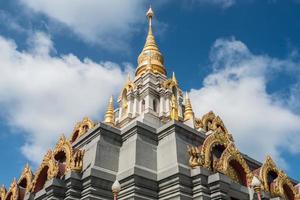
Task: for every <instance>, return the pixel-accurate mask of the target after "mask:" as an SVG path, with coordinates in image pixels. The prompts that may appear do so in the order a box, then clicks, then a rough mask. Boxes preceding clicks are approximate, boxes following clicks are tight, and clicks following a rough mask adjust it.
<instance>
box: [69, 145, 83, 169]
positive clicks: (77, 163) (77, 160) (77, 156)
mask: <svg viewBox="0 0 300 200" xmlns="http://www.w3.org/2000/svg"><path fill="white" fill-rule="evenodd" d="M84 152H85V151H84V150H77V151H75V153H74V155H73V162H72V165H71V169H72V170H74V171H77V172H80V171H81V170H82V166H83V156H84Z"/></svg>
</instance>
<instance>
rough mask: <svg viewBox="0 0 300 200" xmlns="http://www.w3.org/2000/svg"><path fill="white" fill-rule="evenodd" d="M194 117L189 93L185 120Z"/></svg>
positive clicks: (186, 96) (186, 99) (186, 101)
mask: <svg viewBox="0 0 300 200" xmlns="http://www.w3.org/2000/svg"><path fill="white" fill-rule="evenodd" d="M193 118H194V112H193V108H192V104H191V100H190V97H189V94H188V93H187V92H186V94H185V110H184V121H187V120H189V119H193Z"/></svg>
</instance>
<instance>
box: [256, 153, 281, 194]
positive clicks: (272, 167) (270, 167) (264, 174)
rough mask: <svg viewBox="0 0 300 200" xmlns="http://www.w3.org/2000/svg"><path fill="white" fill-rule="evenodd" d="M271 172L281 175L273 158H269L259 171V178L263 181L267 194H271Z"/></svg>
mask: <svg viewBox="0 0 300 200" xmlns="http://www.w3.org/2000/svg"><path fill="white" fill-rule="evenodd" d="M270 171H273V172H275V173H276V174H277V175H279V172H280V170H279V169H278V168H277V166H276V164H275V162H274V161H273V159H272V158H271V156H267V157H266V160H265V162H264V163H263V165H262V166H261V168H260V171H259V178H260V179H261V180H262V183H263V187H264V190H265V191H267V192H270V190H269V186H268V173H269V172H270Z"/></svg>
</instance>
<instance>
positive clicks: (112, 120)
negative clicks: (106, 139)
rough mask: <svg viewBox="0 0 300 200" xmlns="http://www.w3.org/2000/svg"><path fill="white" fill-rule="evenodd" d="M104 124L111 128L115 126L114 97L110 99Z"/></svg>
mask: <svg viewBox="0 0 300 200" xmlns="http://www.w3.org/2000/svg"><path fill="white" fill-rule="evenodd" d="M104 122H105V123H106V124H109V125H111V126H114V125H115V116H114V100H113V96H111V97H110V99H109V103H108V107H107V111H106V113H105V119H104Z"/></svg>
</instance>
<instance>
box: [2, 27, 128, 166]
mask: <svg viewBox="0 0 300 200" xmlns="http://www.w3.org/2000/svg"><path fill="white" fill-rule="evenodd" d="M30 43H31V45H32V46H31V48H30V50H29V51H19V50H18V49H17V46H16V44H15V43H14V41H11V40H8V39H6V38H3V37H1V36H0V49H1V50H2V51H1V52H2V53H1V54H0V107H1V112H0V114H1V115H2V116H1V117H2V118H5V120H6V121H7V122H9V123H10V126H11V127H12V128H18V129H21V130H23V131H22V132H24V133H25V134H26V135H25V138H26V144H24V146H23V147H22V152H23V153H24V155H25V156H26V157H27V158H28V159H29V160H31V161H33V162H34V163H38V162H39V160H40V159H41V157H42V155H43V153H44V152H45V151H46V150H47V148H49V147H52V145H53V144H54V143H55V142H56V141H57V139H58V137H59V135H61V134H62V133H65V134H66V135H70V132H71V131H72V129H73V126H74V124H75V122H77V121H79V120H81V119H82V118H83V117H84V116H89V117H92V118H93V119H96V120H98V121H100V120H102V119H103V116H102V113H103V111H104V109H105V108H106V106H107V103H108V98H109V96H110V95H111V94H112V92H118V91H119V90H120V88H121V86H122V85H123V83H124V81H125V79H126V74H127V71H126V70H125V71H124V70H121V67H120V66H119V65H117V64H115V63H112V62H100V63H95V62H93V61H91V60H89V59H84V60H83V61H81V60H79V59H78V58H77V57H76V56H74V55H72V54H69V55H64V56H61V57H59V56H51V55H50V54H49V53H50V52H51V51H52V52H53V50H55V49H54V47H53V44H52V41H51V40H50V38H49V36H47V35H45V34H43V33H37V34H35V35H34V37H33V38H32V39H31V40H30ZM125 68H126V69H128V70H132V69H131V68H130V67H125Z"/></svg>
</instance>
